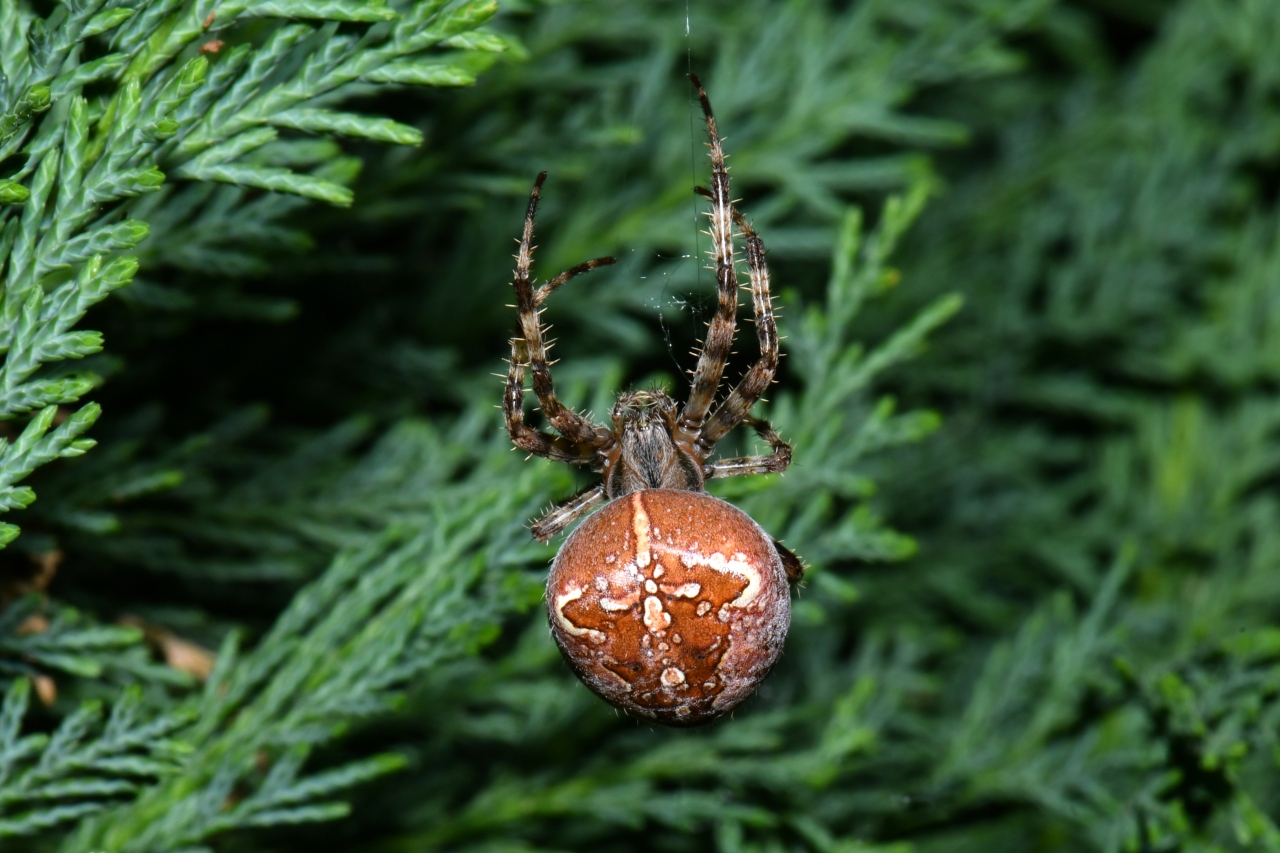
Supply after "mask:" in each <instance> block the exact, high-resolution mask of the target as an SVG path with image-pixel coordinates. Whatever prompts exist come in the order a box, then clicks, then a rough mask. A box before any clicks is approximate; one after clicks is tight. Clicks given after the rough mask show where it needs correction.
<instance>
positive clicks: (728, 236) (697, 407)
mask: <svg viewBox="0 0 1280 853" xmlns="http://www.w3.org/2000/svg"><path fill="white" fill-rule="evenodd" d="M689 79H690V80H691V81H693V85H694V86H695V87H696V88H697V90H698V100H699V101H701V102H702V112H703V114H704V115H705V116H706V118H707V138H708V140H709V143H708V146H709V148H710V149H711V189H710V190H702V189H701V188H698V189H697V190H696V191H698V192H700V193H702V194H704V195H706V196H707V197H708V198H710V199H711V212H710V213H709V214H708V215H709V216H710V218H711V251H712V254H713V255H714V256H715V262H716V294H717V300H718V301H717V305H716V313H715V316H714V317H712V318H711V323H710V324H709V325H708V326H707V337H706V340H705V341H704V342H703V344H702V353H701V354H700V355H699V356H698V364H697V366H696V367H695V368H694V371H693V385H692V387H691V388H690V390H689V399H688V401H687V402H686V403H685V405H684V410H683V411H682V412H681V414H680V430H681V432H683V433H684V434H685V435H686V436H688V437H690V438H692V437H693V436H696V435H697V434H698V431H699V430H700V429H701V428H702V425H703V423H704V422H705V420H706V417H707V412H708V411H710V409H711V405H712V403H713V402H714V401H715V395H716V389H718V388H719V387H720V379H721V377H722V376H723V375H724V366H725V362H726V361H728V359H729V351H730V350H731V349H732V348H733V333H734V327H735V324H736V322H737V314H738V276H737V272H736V271H735V269H734V259H733V222H732V217H731V214H730V211H731V210H732V208H733V203H732V197H731V196H730V194H729V170H728V168H726V166H725V163H724V149H723V147H722V146H721V144H720V134H719V133H718V132H717V131H716V118H715V115H714V114H713V113H712V112H711V101H710V100H709V99H708V98H707V93H706V91H705V90H704V89H703V88H702V82H701V81H700V80H699V79H698V76H697V75H696V74H690V75H689ZM704 458H705V457H704Z"/></svg>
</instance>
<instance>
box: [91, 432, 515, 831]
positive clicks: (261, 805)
mask: <svg viewBox="0 0 1280 853" xmlns="http://www.w3.org/2000/svg"><path fill="white" fill-rule="evenodd" d="M489 458H490V459H491V462H490V463H489V464H500V465H502V466H503V467H505V466H506V465H507V464H509V463H508V459H509V456H508V455H507V454H505V453H502V454H493V455H491V456H490V457H489ZM532 482H533V481H532V480H528V481H527V483H526V484H525V485H523V486H521V487H520V488H517V489H514V490H512V489H505V488H497V487H493V486H490V487H484V488H476V487H475V486H474V485H473V484H470V483H466V482H464V483H460V484H458V485H454V486H445V487H443V488H442V489H441V490H439V491H438V492H437V493H436V494H433V495H432V496H431V497H430V499H429V506H428V508H427V517H429V518H431V519H432V521H431V522H429V523H427V524H426V526H425V529H426V531H427V532H425V533H418V534H414V533H410V532H409V530H406V529H403V528H393V529H391V530H389V531H386V532H385V533H379V534H373V535H365V536H364V537H363V544H361V545H358V546H356V547H354V548H353V549H352V550H348V551H347V552H345V553H344V554H342V555H340V556H339V557H338V558H337V559H336V560H335V561H334V563H333V564H332V566H331V567H330V568H329V569H328V570H327V571H326V572H325V574H324V575H323V576H322V577H321V578H320V579H319V580H317V581H315V582H314V583H312V584H311V585H310V586H308V587H307V588H305V589H303V590H302V591H301V592H300V593H299V594H298V595H297V596H296V597H295V598H294V601H293V603H292V604H291V605H290V607H289V608H288V609H287V610H286V611H285V612H284V613H283V614H282V615H281V616H280V618H279V619H278V620H277V622H276V625H275V627H274V628H273V629H272V631H271V632H270V633H269V634H268V635H267V636H266V637H264V638H263V639H262V641H261V642H260V643H259V645H258V648H257V649H256V650H255V651H253V652H252V653H250V654H248V655H245V656H240V655H239V654H238V652H237V650H236V647H235V645H234V642H232V644H229V645H227V646H226V647H224V649H223V651H222V652H221V653H220V658H221V662H220V665H219V669H218V671H216V672H215V673H214V675H213V676H212V677H211V679H210V683H209V686H208V688H207V690H206V694H205V698H204V701H203V704H202V706H201V708H200V711H199V722H198V723H197V725H196V727H195V729H194V730H193V732H192V733H191V734H190V735H189V739H190V740H191V742H192V743H193V744H195V746H196V749H197V751H196V753H195V754H194V755H193V757H192V758H191V759H190V760H189V761H188V762H187V764H186V769H185V771H184V775H183V778H182V780H181V781H175V783H174V784H172V785H165V784H161V785H160V786H159V787H157V788H155V789H153V790H152V791H151V792H149V793H147V794H144V795H143V796H142V798H140V799H139V800H138V802H137V803H136V804H135V805H133V806H130V807H127V808H126V809H124V810H122V811H120V812H118V813H116V814H115V815H113V816H112V817H111V818H110V819H108V820H106V821H105V822H102V823H99V824H96V825H93V824H85V825H84V827H83V828H82V830H81V832H79V833H78V834H77V836H76V838H75V839H74V840H73V841H71V842H69V843H70V844H72V849H76V847H77V846H78V845H85V844H89V845H107V846H109V847H111V848H112V849H119V850H122V851H129V850H151V849H157V848H166V849H169V848H181V847H184V846H188V845H193V844H199V843H202V842H203V841H205V840H206V839H209V838H211V837H213V836H215V835H218V834H221V833H225V832H229V831H232V830H235V829H240V828H248V827H253V826H260V825H273V824H277V823H289V822H300V821H314V820H329V819H333V818H336V817H340V816H342V815H343V814H345V807H344V806H342V805H341V804H339V803H332V802H326V801H325V800H326V798H328V797H329V796H331V795H332V794H333V793H335V792H338V791H340V790H343V789H345V788H347V787H349V786H351V785H355V784H360V783H362V782H364V781H366V780H369V779H372V778H375V777H376V776H379V775H383V774H385V773H388V772H392V771H394V770H396V769H399V768H400V767H401V766H403V759H402V758H401V757H399V756H395V755H387V756H378V757H374V758H372V759H368V760H365V761H360V762H356V763H353V764H348V765H344V766H342V767H340V768H337V769H334V770H328V771H320V772H312V773H303V772H302V769H303V767H304V765H305V763H306V761H307V758H308V756H309V755H310V754H311V751H312V750H313V749H314V747H316V746H318V745H321V744H324V743H327V742H329V741H331V740H332V739H333V738H334V736H335V734H336V731H337V730H338V727H340V726H344V725H347V724H349V723H350V722H351V721H354V720H359V719H362V718H367V717H369V716H372V715H378V714H384V713H386V712H387V711H388V710H389V709H390V708H391V707H393V705H394V704H395V702H396V701H398V699H397V697H398V695H399V690H400V689H401V687H402V686H403V685H404V684H405V683H406V681H407V680H408V679H411V678H413V677H414V676H415V675H418V674H420V673H422V672H423V671H425V670H427V669H429V668H431V667H435V666H438V665H439V664H440V663H441V662H443V661H446V660H450V659H454V658H457V657H458V656H460V655H463V654H466V653H467V652H468V651H473V650H474V649H475V648H476V647H477V643H481V642H484V638H485V637H491V636H492V625H493V622H494V620H496V619H497V618H499V617H500V615H501V614H502V613H503V612H504V611H505V610H507V609H508V608H510V607H511V606H512V605H513V603H514V602H515V601H517V600H519V598H521V597H523V593H520V594H518V595H516V596H514V597H512V593H515V592H516V591H515V590H511V592H508V593H507V594H504V595H495V592H496V589H493V588H489V589H488V591H487V594H485V595H478V594H477V591H478V590H477V587H478V586H480V585H484V586H486V587H487V586H488V585H489V584H490V583H491V582H492V581H491V580H488V579H486V578H485V574H486V570H485V566H486V565H487V564H489V561H490V558H488V557H486V556H485V554H486V553H487V551H488V549H490V548H492V547H493V544H492V542H491V541H490V540H491V538H492V534H493V530H494V529H495V527H503V526H505V527H507V528H508V529H509V530H510V535H519V534H520V533H522V532H523V531H522V530H521V528H519V527H518V526H516V525H514V524H512V519H513V518H519V517H520V515H519V513H520V510H521V508H523V507H526V506H527V505H528V502H529V498H530V491H531V484H532ZM446 506H449V507H451V509H452V510H457V509H459V508H461V509H462V511H461V512H454V511H451V512H449V513H447V514H446V513H445V512H443V509H444V507H446ZM412 527H413V528H414V529H416V530H422V529H423V525H422V524H420V523H419V524H414V525H413V526H412ZM506 538H507V537H505V536H504V537H503V539H506ZM263 756H266V757H267V761H268V762H269V764H270V769H269V770H268V771H267V773H266V775H265V776H262V777H261V778H259V774H258V773H257V771H256V769H255V768H257V767H258V765H259V763H260V762H261V761H262V759H263ZM233 791H238V792H240V793H238V794H237V795H236V796H235V797H234V798H232V792H233ZM90 827H93V828H92V829H90Z"/></svg>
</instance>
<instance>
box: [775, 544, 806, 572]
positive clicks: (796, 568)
mask: <svg viewBox="0 0 1280 853" xmlns="http://www.w3.org/2000/svg"><path fill="white" fill-rule="evenodd" d="M773 547H774V548H775V549H776V550H777V552H778V556H779V557H780V558H782V568H783V570H784V571H786V573H787V580H789V581H790V582H791V583H800V581H802V580H804V568H805V567H804V561H803V560H801V559H800V558H799V557H797V556H796V553H795V551H792V550H791V549H790V548H788V547H787V546H786V545H783V544H782V543H781V542H779V541H778V540H777V539H775V540H773Z"/></svg>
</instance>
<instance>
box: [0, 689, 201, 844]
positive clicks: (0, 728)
mask: <svg viewBox="0 0 1280 853" xmlns="http://www.w3.org/2000/svg"><path fill="white" fill-rule="evenodd" d="M30 695H31V684H30V682H29V681H27V680H26V679H18V680H17V681H15V682H14V683H13V684H12V685H11V686H10V687H9V689H8V691H7V692H6V694H5V699H4V704H3V707H0V838H6V837H13V836H21V835H30V834H33V833H36V832H39V831H41V830H45V829H48V828H50V827H53V826H57V825H60V824H65V823H69V822H71V821H75V820H79V819H82V818H84V817H86V816H87V815H90V814H93V813H95V812H99V811H102V810H103V809H106V808H108V807H110V806H112V805H115V804H117V803H119V802H120V801H121V799H122V798H124V797H128V796H132V795H135V794H136V793H137V792H138V790H139V789H140V788H142V787H143V786H144V785H146V784H147V783H149V782H151V781H152V780H154V779H156V778H157V777H163V776H167V775H170V774H172V773H174V772H175V771H176V770H177V769H178V767H179V766H180V760H181V759H182V758H183V757H184V756H185V754H186V753H187V751H188V749H187V747H186V745H185V744H184V743H182V742H181V741H180V740H177V739H176V738H175V735H176V734H177V733H178V732H179V731H180V730H182V729H183V728H184V727H186V726H187V725H188V724H189V723H190V721H191V716H190V714H188V713H186V712H182V711H179V712H176V713H172V714H162V715H157V716H152V715H149V714H144V713H143V704H142V692H141V690H139V689H136V688H131V689H128V690H126V691H125V692H124V693H123V695H122V696H121V698H120V699H119V700H118V701H117V702H116V703H115V705H114V707H113V708H112V709H111V713H110V715H109V716H108V717H107V718H106V720H105V721H104V720H103V710H102V706H101V704H100V703H97V702H88V703H85V704H83V705H81V707H80V709H79V710H78V711H76V712H75V713H73V714H71V715H70V716H68V717H67V718H66V719H65V720H63V721H62V723H61V725H59V726H58V728H57V729H56V730H54V732H53V734H52V735H35V734H33V735H27V736H25V737H23V736H21V735H20V731H21V726H22V720H23V717H24V716H25V715H26V711H27V706H28V703H29V702H30Z"/></svg>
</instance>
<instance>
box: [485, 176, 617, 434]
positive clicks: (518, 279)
mask: <svg viewBox="0 0 1280 853" xmlns="http://www.w3.org/2000/svg"><path fill="white" fill-rule="evenodd" d="M546 179H547V173H546V172H543V173H542V174H540V175H538V180H537V181H536V182H534V185H533V192H532V193H530V194H529V207H528V210H527V212H526V213H525V217H524V231H523V233H522V234H521V236H520V253H519V254H518V255H516V273H515V279H514V280H513V281H512V285H513V286H514V287H515V289H516V309H517V311H518V313H519V320H520V331H521V334H522V335H523V336H524V341H525V344H526V346H527V348H528V354H529V358H528V362H529V370H530V372H531V373H532V374H533V383H532V384H533V393H534V394H536V395H537V397H538V403H539V404H540V405H541V406H542V412H543V414H544V415H546V418H547V423H549V424H551V426H552V427H554V428H555V430H556V432H558V433H560V434H561V435H562V436H564V437H565V438H566V439H568V440H569V441H570V442H573V443H574V444H577V445H585V446H588V447H592V448H601V447H606V446H608V445H610V444H612V443H613V433H612V432H610V431H609V430H607V429H605V428H604V427H602V426H596V425H595V424H592V423H591V422H590V421H588V420H587V419H586V418H584V417H582V415H580V414H578V413H577V412H575V411H573V410H572V409H570V408H569V407H567V406H565V405H564V404H563V403H561V402H560V401H559V400H558V399H557V398H556V389H555V385H554V383H552V381H551V365H550V363H549V362H548V361H547V346H546V344H545V343H544V342H543V339H542V331H543V329H542V320H541V317H540V315H541V313H542V310H541V308H540V307H539V306H540V305H541V303H542V301H543V300H545V299H546V298H547V297H548V296H549V295H550V294H551V292H552V291H553V290H555V289H556V288H557V287H559V286H560V285H562V284H564V283H565V282H566V281H568V280H569V279H571V278H573V277H574V276H575V275H578V274H579V273H584V272H587V271H588V270H591V269H594V268H595V267H598V266H602V265H605V264H610V263H613V259H612V258H601V259H599V260H595V261H588V262H587V263H585V264H579V265H578V266H576V267H574V268H573V269H571V270H568V271H567V272H564V273H562V274H561V275H559V276H557V277H556V278H554V279H552V280H551V281H550V282H548V283H547V284H545V285H543V286H542V287H541V288H539V289H538V291H536V292H535V291H534V289H533V282H532V281H531V280H530V279H529V267H530V265H531V263H532V261H533V248H534V247H533V220H534V217H535V216H536V215H537V212H538V196H539V195H540V193H541V191H542V182H543V181H545V180H546ZM508 387H509V383H508ZM513 438H514V436H513Z"/></svg>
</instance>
